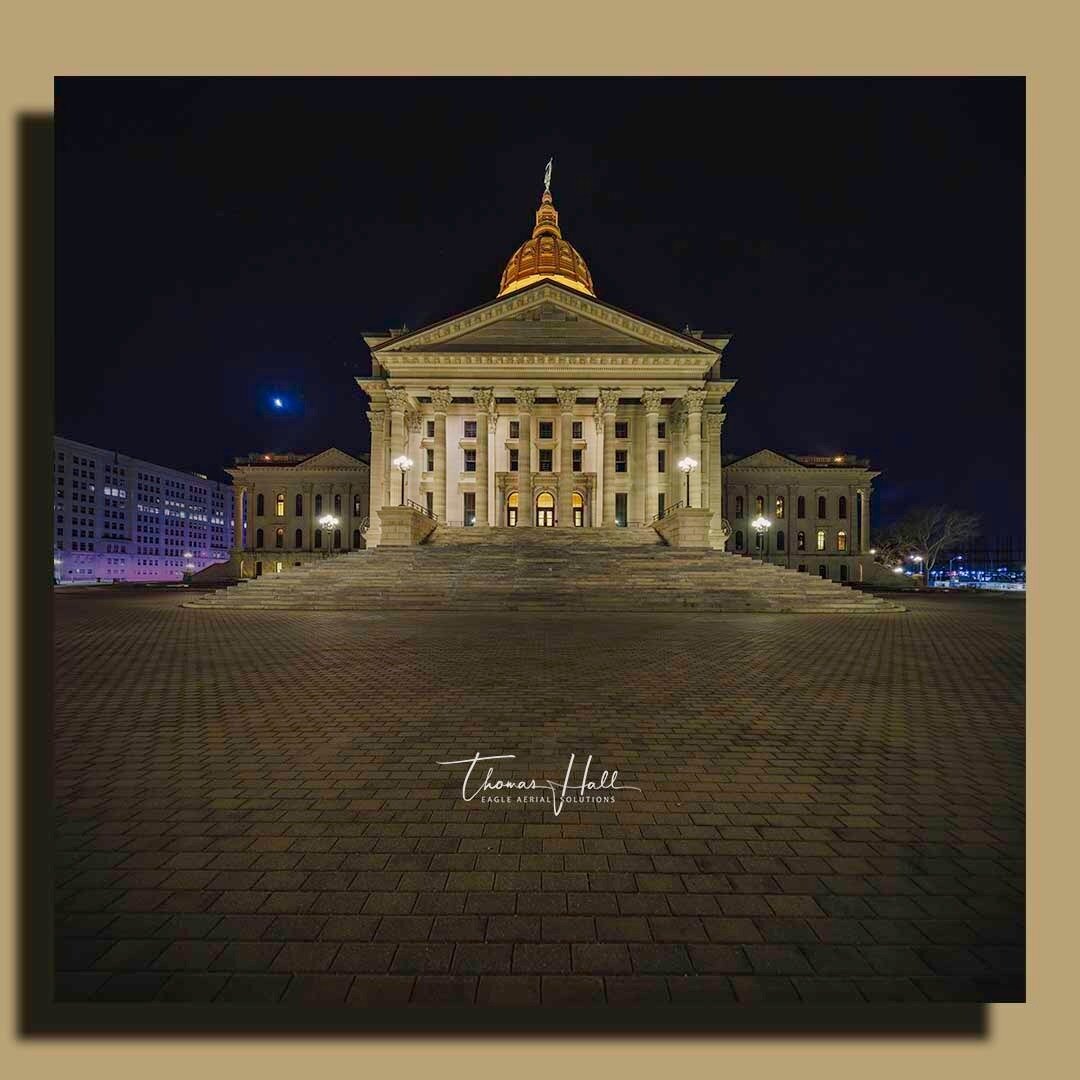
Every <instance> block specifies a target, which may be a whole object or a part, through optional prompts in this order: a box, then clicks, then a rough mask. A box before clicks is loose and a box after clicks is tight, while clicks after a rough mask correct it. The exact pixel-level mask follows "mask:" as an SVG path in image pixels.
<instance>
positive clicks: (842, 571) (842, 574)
mask: <svg viewBox="0 0 1080 1080" xmlns="http://www.w3.org/2000/svg"><path fill="white" fill-rule="evenodd" d="M840 580H841V581H847V563H841V564H840Z"/></svg>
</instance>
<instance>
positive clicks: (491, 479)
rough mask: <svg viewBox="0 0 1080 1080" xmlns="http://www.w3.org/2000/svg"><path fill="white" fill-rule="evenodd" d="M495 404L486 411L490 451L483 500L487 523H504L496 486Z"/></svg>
mask: <svg viewBox="0 0 1080 1080" xmlns="http://www.w3.org/2000/svg"><path fill="white" fill-rule="evenodd" d="M496 409H497V406H496V405H495V404H494V403H493V404H492V407H491V412H489V413H488V426H487V440H488V448H489V451H490V453H489V454H488V461H489V463H490V464H489V468H488V486H487V491H485V492H484V500H485V502H486V503H487V505H488V524H489V525H505V524H506V515H505V514H504V512H503V500H502V498H501V496H500V492H499V486H498V482H497V481H498V473H499V456H500V455H499V453H498V440H497V439H496V438H495V436H496V434H497V433H498V430H499V414H498V413H497V412H496Z"/></svg>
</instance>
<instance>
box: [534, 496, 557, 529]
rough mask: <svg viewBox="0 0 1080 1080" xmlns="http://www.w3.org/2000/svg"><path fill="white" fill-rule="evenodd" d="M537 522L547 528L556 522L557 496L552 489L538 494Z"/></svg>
mask: <svg viewBox="0 0 1080 1080" xmlns="http://www.w3.org/2000/svg"><path fill="white" fill-rule="evenodd" d="M536 524H537V525H541V526H544V527H545V528H550V527H551V526H552V525H554V524H555V496H554V495H552V494H551V492H550V491H541V492H540V494H539V495H537V496H536Z"/></svg>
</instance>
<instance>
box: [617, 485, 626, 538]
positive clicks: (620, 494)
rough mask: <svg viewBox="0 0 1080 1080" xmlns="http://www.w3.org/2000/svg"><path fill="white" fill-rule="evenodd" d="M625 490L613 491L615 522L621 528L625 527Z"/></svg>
mask: <svg viewBox="0 0 1080 1080" xmlns="http://www.w3.org/2000/svg"><path fill="white" fill-rule="evenodd" d="M626 497H627V496H626V492H625V491H616V492H615V524H616V525H618V526H619V528H621V529H625V528H626Z"/></svg>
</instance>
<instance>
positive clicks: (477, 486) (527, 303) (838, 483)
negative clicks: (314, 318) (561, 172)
mask: <svg viewBox="0 0 1080 1080" xmlns="http://www.w3.org/2000/svg"><path fill="white" fill-rule="evenodd" d="M365 341H366V343H367V345H368V346H369V348H370V350H371V356H372V373H371V375H370V376H369V377H360V378H358V379H357V383H358V384H359V386H360V387H361V389H362V390H363V391H364V393H365V394H366V395H367V397H368V399H369V401H370V406H369V411H368V414H367V416H368V419H369V421H370V424H371V456H370V467H371V472H370V513H369V518H368V522H367V530H366V535H365V542H366V546H367V547H377V546H378V545H380V544H383V543H395V544H397V543H401V542H405V543H416V542H420V541H422V540H423V539H424V535H425V530H424V529H423V528H421V529H420V530H419V531H417V529H416V519H418V518H420V517H426V518H427V519H428V520H429V521H430V522H432V523H433V524H434V525H435V526H436V527H439V528H442V529H444V530H446V529H452V528H455V527H471V528H475V529H477V530H493V529H494V530H505V529H523V528H551V529H556V530H559V529H562V530H567V529H597V528H604V529H610V528H613V527H614V528H626V527H641V526H648V525H650V524H652V525H654V526H656V527H657V529H658V531H661V530H663V529H664V528H665V527H669V526H670V525H671V523H672V522H674V521H675V520H676V519H677V518H679V517H680V515H681V514H682V513H683V511H684V510H685V509H689V510H692V511H695V515H694V518H695V522H694V528H695V529H696V530H697V534H698V536H699V538H700V539H699V542H700V543H703V544H707V545H708V546H711V547H713V548H717V549H726V550H728V551H732V552H735V553H742V554H752V555H755V556H757V557H758V558H767V559H768V560H769V561H771V562H779V563H781V564H782V565H785V566H788V567H791V568H792V569H801V570H803V571H806V572H810V573H814V574H819V575H820V576H822V577H830V578H833V579H835V580H842V581H848V580H851V581H861V580H864V579H865V578H866V577H867V576H868V573H869V571H870V569H871V564H872V562H873V560H872V556H871V554H870V536H869V506H870V485H871V481H872V479H873V478H874V477H875V476H876V475H877V473H876V472H873V471H871V470H870V469H869V466H868V463H866V462H865V461H862V460H857V459H855V458H853V457H851V456H850V455H847V454H837V455H836V456H835V457H821V458H807V457H797V458H796V457H789V456H787V455H784V454H777V453H774V452H772V451H761V452H759V453H758V454H755V455H751V456H750V457H748V458H745V459H743V460H742V461H740V462H736V463H734V472H733V477H734V478H735V480H736V482H737V490H735V488H733V487H732V485H730V484H726V483H725V475H724V473H725V468H724V453H723V428H724V419H725V416H726V411H725V399H726V398H727V396H728V394H729V392H730V391H731V390H732V388H733V387H734V386H735V380H734V379H731V378H728V377H727V376H726V374H725V372H724V370H723V355H724V349H725V347H726V346H727V344H728V342H729V341H730V335H727V334H723V335H716V336H710V335H708V334H705V333H703V332H701V331H697V330H690V329H689V328H687V329H685V330H684V331H682V332H679V331H676V330H672V329H669V328H668V327H664V326H659V325H657V324H656V323H653V322H651V321H649V320H648V319H645V318H642V317H640V316H637V315H634V314H632V313H630V312H627V311H623V310H621V309H619V308H616V307H614V306H612V305H611V304H608V303H605V302H604V301H602V300H600V299H599V298H598V297H597V294H596V290H595V288H594V284H593V279H592V275H591V273H590V271H589V268H588V265H587V263H586V261H585V259H584V258H583V257H582V255H581V254H580V252H578V251H577V250H576V249H575V248H574V247H573V245H572V244H571V243H570V242H569V241H568V240H567V239H566V238H565V236H564V235H563V231H562V228H561V226H560V224H559V214H558V211H557V210H556V208H555V204H554V201H553V199H552V196H551V192H550V190H549V185H548V183H547V179H546V180H545V190H544V192H543V195H542V198H541V201H540V206H539V208H538V209H537V211H536V216H535V225H534V227H533V229H532V233H531V235H530V236H529V237H528V238H527V239H526V240H525V242H524V243H523V244H521V246H520V247H518V248H517V250H516V251H514V253H513V254H512V255H511V256H510V258H509V260H508V262H507V264H506V269H505V270H504V271H503V274H502V279H501V281H500V283H499V290H498V295H497V296H496V297H495V298H494V299H493V300H491V301H489V302H488V303H485V304H482V305H481V306H479V307H477V308H474V309H472V310H471V311H467V312H464V313H463V314H460V315H455V316H453V317H451V318H448V319H445V320H443V321H441V322H438V323H436V324H434V325H431V326H427V327H425V328H423V329H420V330H405V329H401V330H397V331H389V332H387V333H384V334H369V335H367V336H366V337H365ZM680 466H681V467H680ZM403 511H405V512H407V514H408V516H409V519H410V521H409V523H407V524H406V525H404V526H403V525H402V512H403ZM763 516H764V517H766V518H767V519H768V521H769V523H770V524H769V528H768V530H766V531H764V532H762V531H760V530H755V529H754V528H753V525H752V522H753V521H754V520H760V519H761V518H762V517H763ZM665 523H667V525H665ZM687 527H688V526H687V525H686V523H685V521H684V526H683V534H682V535H683V540H684V542H685V537H686V536H687V532H686V529H687ZM403 530H404V531H403ZM662 535H663V532H662ZM477 539H479V537H477ZM669 542H670V540H669Z"/></svg>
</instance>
